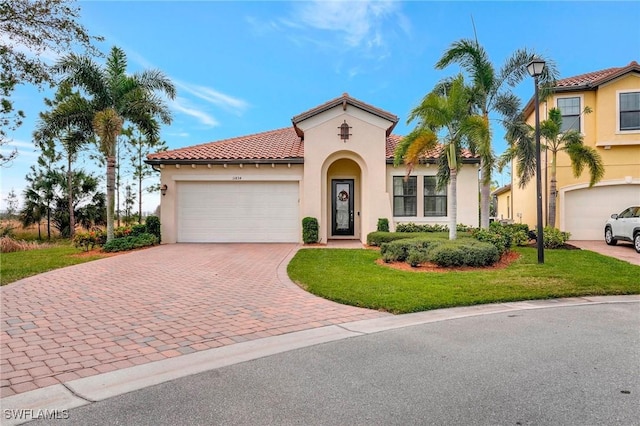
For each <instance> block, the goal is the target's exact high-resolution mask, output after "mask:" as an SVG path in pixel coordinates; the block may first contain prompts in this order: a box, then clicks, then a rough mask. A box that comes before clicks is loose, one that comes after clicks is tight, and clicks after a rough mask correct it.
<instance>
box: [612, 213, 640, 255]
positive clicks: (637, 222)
mask: <svg viewBox="0 0 640 426" xmlns="http://www.w3.org/2000/svg"><path fill="white" fill-rule="evenodd" d="M619 240H620V241H631V242H633V247H634V248H635V249H636V251H637V252H638V253H640V206H632V207H629V208H628V209H625V210H623V211H622V213H620V214H612V215H611V219H609V220H607V224H606V225H605V226H604V241H605V242H606V243H607V244H609V245H610V246H615V245H616V243H617V242H618V241H619Z"/></svg>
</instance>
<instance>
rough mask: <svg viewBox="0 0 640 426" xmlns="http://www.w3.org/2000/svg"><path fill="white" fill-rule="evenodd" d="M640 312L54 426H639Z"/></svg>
mask: <svg viewBox="0 0 640 426" xmlns="http://www.w3.org/2000/svg"><path fill="white" fill-rule="evenodd" d="M639 307H640V305H639V304H638V303H618V304H603V305H591V306H573V307H562V308H551V309H537V310H523V311H516V312H510V313H501V314H492V315H485V316H478V317H470V318H462V319H455V320H448V321H443V322H436V323H430V324H424V325H419V326H412V327H407V328H402V329H397V330H393V331H386V332H380V333H375V334H370V335H364V336H360V337H354V338H349V339H345V340H340V341H336V342H331V343H325V344H322V345H317V346H312V347H307V348H303V349H298V350H294V351H291V352H285V353H282V354H278V355H273V356H269V357H265V358H261V359H257V360H254V361H250V362H245V363H241V364H236V365H232V366H229V367H224V368H219V369H217V370H213V371H209V372H206V373H201V374H197V375H193V376H189V377H185V378H182V379H178V380H174V381H172V382H167V383H164V384H160V385H157V386H153V387H150V388H146V389H142V390H139V391H135V392H130V393H127V394H124V395H120V396H118V397H114V398H111V399H107V400H104V401H101V402H97V403H93V404H89V405H86V406H83V407H79V408H76V409H71V410H69V411H68V413H66V414H67V415H68V419H67V420H53V421H49V422H44V421H41V422H36V423H34V424H55V425H65V424H74V425H89V424H91V425H196V424H200V425H220V424H224V425H270V424H277V425H300V424H303V425H347V424H348V425H407V424H434V425H533V424H536V425H537V424H554V425H559V424H562V425H599V424H602V425H638V424H640V309H639Z"/></svg>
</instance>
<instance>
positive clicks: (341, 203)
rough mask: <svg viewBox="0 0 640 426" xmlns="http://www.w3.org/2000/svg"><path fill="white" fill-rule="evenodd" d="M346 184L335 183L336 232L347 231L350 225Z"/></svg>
mask: <svg viewBox="0 0 640 426" xmlns="http://www.w3.org/2000/svg"><path fill="white" fill-rule="evenodd" d="M349 189H350V188H349V184H348V183H336V231H348V230H349V227H350V226H349V225H350V223H349V222H350V211H349V204H350V203H349V199H350V198H351V194H350V191H349Z"/></svg>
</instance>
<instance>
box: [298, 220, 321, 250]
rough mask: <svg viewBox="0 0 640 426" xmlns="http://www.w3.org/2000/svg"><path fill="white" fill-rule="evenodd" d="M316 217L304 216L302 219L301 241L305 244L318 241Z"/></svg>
mask: <svg viewBox="0 0 640 426" xmlns="http://www.w3.org/2000/svg"><path fill="white" fill-rule="evenodd" d="M318 228H319V226H318V219H316V218H315V217H305V218H304V219H302V241H303V242H304V243H305V244H313V243H317V242H318Z"/></svg>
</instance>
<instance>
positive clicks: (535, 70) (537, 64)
mask: <svg viewBox="0 0 640 426" xmlns="http://www.w3.org/2000/svg"><path fill="white" fill-rule="evenodd" d="M544 66H545V63H544V61H542V60H539V59H534V60H532V61H531V62H530V63H529V65H527V71H528V72H529V74H530V75H531V76H532V77H533V81H534V83H535V86H536V88H535V95H534V96H535V117H536V196H537V205H536V207H537V215H538V224H537V239H536V243H537V245H538V263H539V264H543V263H544V230H543V227H542V171H541V164H540V163H541V159H540V100H539V99H538V77H540V75H541V74H542V71H543V70H544Z"/></svg>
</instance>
